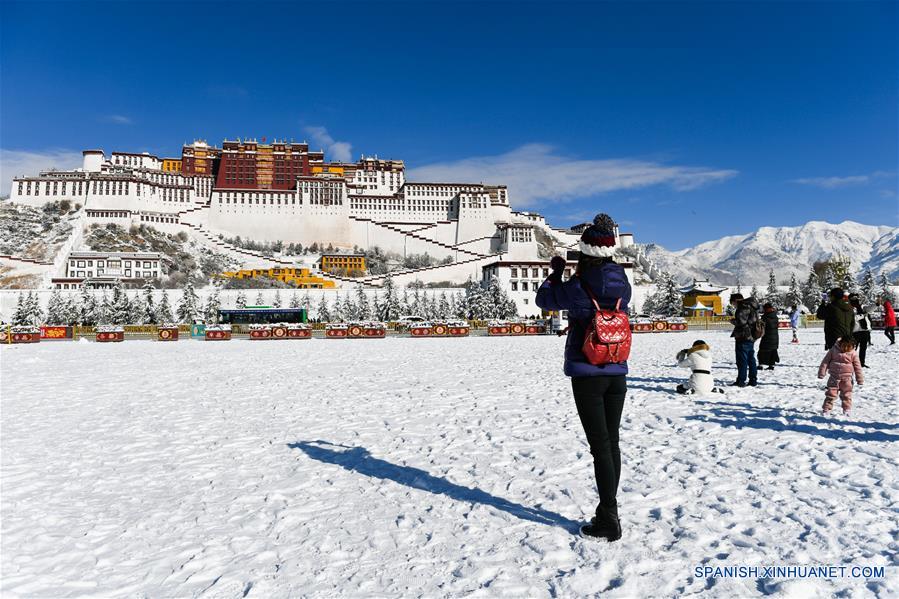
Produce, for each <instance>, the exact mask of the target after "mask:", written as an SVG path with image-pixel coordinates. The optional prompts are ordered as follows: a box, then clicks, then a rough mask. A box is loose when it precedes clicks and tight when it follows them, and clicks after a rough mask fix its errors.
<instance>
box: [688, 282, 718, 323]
mask: <svg viewBox="0 0 899 599" xmlns="http://www.w3.org/2000/svg"><path fill="white" fill-rule="evenodd" d="M726 290H727V287H722V286H720V285H713V284H711V283H709V282H708V281H697V280H696V279H693V284H692V285H689V286H688V287H683V288H681V289H680V292H681V293H683V294H684V308H685V309H686V310H692V311H693V314H692V315H693V316H703V315H704V314H705V312H708V311H709V308H711V312H712V314H716V315H720V314H724V304H723V302H722V299H721V292H722V291H726Z"/></svg>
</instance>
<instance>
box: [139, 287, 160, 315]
mask: <svg viewBox="0 0 899 599" xmlns="http://www.w3.org/2000/svg"><path fill="white" fill-rule="evenodd" d="M143 292H144V299H143V302H142V303H141V308H143V311H144V314H143V317H142V320H143V323H144V324H156V323H157V320H156V301H155V300H154V299H153V285H151V284H150V282H149V281H147V282H146V283H144V287H143Z"/></svg>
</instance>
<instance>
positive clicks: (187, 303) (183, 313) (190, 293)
mask: <svg viewBox="0 0 899 599" xmlns="http://www.w3.org/2000/svg"><path fill="white" fill-rule="evenodd" d="M199 313H200V298H199V297H198V296H197V292H196V291H195V290H194V285H193V283H191V282H190V281H188V283H187V285H185V287H184V291H183V292H182V294H181V301H180V302H178V313H177V316H178V322H183V323H187V324H191V323H193V321H194V320H195V319H196V318H197V316H198V315H199Z"/></svg>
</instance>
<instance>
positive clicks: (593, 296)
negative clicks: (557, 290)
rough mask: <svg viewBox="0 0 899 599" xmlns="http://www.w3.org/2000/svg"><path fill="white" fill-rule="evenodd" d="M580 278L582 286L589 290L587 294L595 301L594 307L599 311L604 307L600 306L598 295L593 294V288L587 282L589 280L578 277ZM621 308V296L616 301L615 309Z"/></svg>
mask: <svg viewBox="0 0 899 599" xmlns="http://www.w3.org/2000/svg"><path fill="white" fill-rule="evenodd" d="M578 280H580V282H581V286H582V287H583V288H584V289H585V290H586V291H587V295H589V296H590V301H592V302H593V307H594V308H596V311H597V312H599V311H600V310H602V308H600V307H599V300H598V299H596V296H595V295H594V294H593V290H592V289H590V285H588V284H587V281H585V280H584V279H582V278H580V277H578ZM620 309H621V298H620V297H619V298H618V301H616V302H615V311H616V312H618V311H619V310H620Z"/></svg>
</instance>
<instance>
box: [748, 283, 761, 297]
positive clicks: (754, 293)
mask: <svg viewBox="0 0 899 599" xmlns="http://www.w3.org/2000/svg"><path fill="white" fill-rule="evenodd" d="M749 297H754V298H755V299H756V300H758V299H759V288H758V287H756V286H755V285H753V286H752V289H750V290H749Z"/></svg>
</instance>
